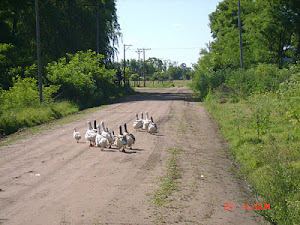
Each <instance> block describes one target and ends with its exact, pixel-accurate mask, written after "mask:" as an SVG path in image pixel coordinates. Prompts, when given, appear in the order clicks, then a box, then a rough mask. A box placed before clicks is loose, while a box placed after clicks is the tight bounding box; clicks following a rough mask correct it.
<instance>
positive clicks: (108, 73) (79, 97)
mask: <svg viewBox="0 0 300 225" xmlns="http://www.w3.org/2000/svg"><path fill="white" fill-rule="evenodd" d="M102 59H103V56H102V55H100V54H96V53H95V52H92V51H91V50H89V51H87V52H82V51H80V52H78V53H76V54H75V55H71V54H67V56H66V57H63V58H61V59H60V60H59V61H58V62H53V63H50V64H48V66H47V67H46V71H47V78H48V80H49V81H50V82H51V83H52V84H55V85H60V89H59V92H60V98H62V99H67V100H71V101H74V102H77V103H78V104H79V105H80V106H81V107H82V108H87V107H91V106H98V105H100V104H101V103H103V102H104V101H105V99H106V98H108V97H109V96H112V95H116V94H117V92H118V91H117V89H118V87H117V85H116V84H115V83H114V79H115V77H114V74H115V71H114V70H107V69H106V68H105V66H103V65H101V60H102Z"/></svg>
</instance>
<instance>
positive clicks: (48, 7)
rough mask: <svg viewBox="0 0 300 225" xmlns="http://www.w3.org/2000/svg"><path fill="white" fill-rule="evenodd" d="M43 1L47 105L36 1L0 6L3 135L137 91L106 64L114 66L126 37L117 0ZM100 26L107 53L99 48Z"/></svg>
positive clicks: (41, 16) (0, 130)
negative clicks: (38, 57) (119, 45)
mask: <svg viewBox="0 0 300 225" xmlns="http://www.w3.org/2000/svg"><path fill="white" fill-rule="evenodd" d="M38 2H39V10H38V11H39V24H40V37H41V57H42V67H43V68H42V71H43V73H42V74H43V76H42V83H43V104H40V99H39V88H38V86H37V79H38V75H37V66H36V55H37V53H36V51H37V50H36V45H37V44H36V15H35V9H36V8H35V7H36V6H35V1H34V0H29V1H20V0H17V1H8V0H2V1H1V4H0V30H1V32H0V135H7V134H10V133H13V132H15V131H17V130H18V129H20V128H23V127H28V126H35V125H38V124H41V123H45V122H48V121H51V120H53V119H55V118H59V117H61V116H66V115H68V114H70V113H74V112H77V111H78V110H79V109H83V108H87V107H92V106H99V105H101V104H104V103H106V102H109V100H110V99H111V98H114V97H118V96H121V95H123V94H126V93H128V92H131V91H132V90H131V89H130V88H122V87H119V86H118V85H116V84H115V77H114V74H115V71H114V70H112V69H110V70H109V69H106V68H105V66H104V64H106V65H108V64H110V62H111V59H112V58H113V55H114V53H115V51H116V47H115V46H116V45H117V43H118V38H119V37H120V36H121V34H120V32H119V31H120V27H119V24H118V22H117V15H116V5H115V0H88V1H82V0H76V1H69V0H62V1H56V0H47V1H38ZM97 11H98V12H99V27H97V26H96V25H97V20H96V18H97ZM97 28H99V29H98V30H99V31H100V34H99V41H98V43H99V53H101V54H96V53H95V52H93V51H95V50H96V46H97V44H96V43H97V42H96V39H97V38H96V37H97V35H96V30H97ZM49 62H51V63H49Z"/></svg>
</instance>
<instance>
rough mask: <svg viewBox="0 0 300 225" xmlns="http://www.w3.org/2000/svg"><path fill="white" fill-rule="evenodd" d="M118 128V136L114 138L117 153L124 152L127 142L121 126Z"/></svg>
mask: <svg viewBox="0 0 300 225" xmlns="http://www.w3.org/2000/svg"><path fill="white" fill-rule="evenodd" d="M119 128H120V135H118V136H116V137H115V146H116V147H117V148H118V149H119V151H122V152H125V146H126V144H127V140H126V137H125V136H124V135H123V133H122V126H120V127H119ZM121 148H122V150H121Z"/></svg>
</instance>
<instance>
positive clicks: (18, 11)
mask: <svg viewBox="0 0 300 225" xmlns="http://www.w3.org/2000/svg"><path fill="white" fill-rule="evenodd" d="M97 3H98V4H99V9H100V13H99V17H100V20H99V21H100V23H99V30H100V31H101V35H100V38H99V39H100V53H101V54H102V55H104V56H105V58H104V60H103V63H108V62H110V61H111V58H112V56H113V55H114V52H115V51H116V48H115V45H117V42H118V38H119V37H120V35H121V34H120V26H119V24H118V22H117V14H116V5H115V0H86V1H83V0H77V1H70V0H61V1H57V0H50V1H45V4H40V9H39V15H40V32H41V52H42V64H43V65H44V66H45V65H46V64H47V63H48V62H50V61H54V60H57V59H58V58H60V57H62V56H64V55H65V54H66V53H72V54H74V53H76V52H77V51H79V50H82V51H87V50H88V49H92V50H94V51H95V50H96V15H97V13H96V8H97ZM35 29H36V28H35V1H34V0H28V1H22V0H15V1H9V0H1V4H0V30H1V32H0V43H5V44H8V45H12V46H14V47H13V48H11V50H10V51H9V52H8V51H2V52H1V54H3V55H4V58H7V59H8V58H10V56H11V55H15V56H16V57H14V62H13V64H7V65H5V67H4V68H3V70H1V69H0V73H1V74H0V76H1V77H6V78H9V79H7V80H4V81H3V80H1V81H0V85H1V86H2V87H4V88H8V87H9V86H11V85H12V78H13V77H14V76H16V75H13V77H9V75H8V73H7V71H10V70H11V69H10V68H11V67H16V68H17V67H20V68H23V71H21V74H24V70H25V68H26V67H28V66H31V65H32V64H34V63H35V61H36V35H35V34H36V30H35ZM3 71H4V72H3Z"/></svg>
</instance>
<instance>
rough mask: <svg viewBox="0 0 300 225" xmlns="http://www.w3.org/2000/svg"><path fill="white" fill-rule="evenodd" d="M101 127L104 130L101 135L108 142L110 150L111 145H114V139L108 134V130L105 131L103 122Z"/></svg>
mask: <svg viewBox="0 0 300 225" xmlns="http://www.w3.org/2000/svg"><path fill="white" fill-rule="evenodd" d="M101 125H102V129H103V131H102V133H101V135H102V136H103V137H105V138H106V139H107V140H108V142H109V148H111V145H112V144H113V143H114V138H113V136H112V134H111V133H109V132H108V128H106V129H105V126H104V122H103V121H101Z"/></svg>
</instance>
